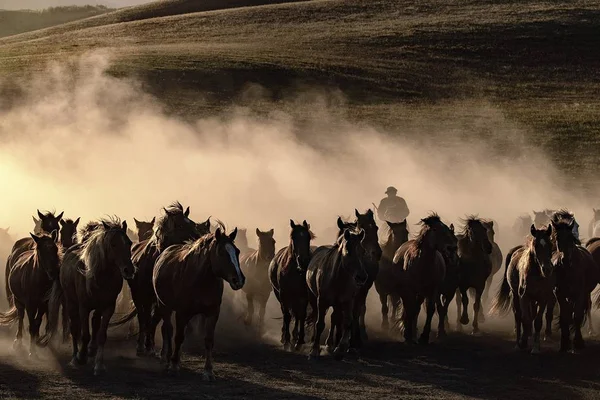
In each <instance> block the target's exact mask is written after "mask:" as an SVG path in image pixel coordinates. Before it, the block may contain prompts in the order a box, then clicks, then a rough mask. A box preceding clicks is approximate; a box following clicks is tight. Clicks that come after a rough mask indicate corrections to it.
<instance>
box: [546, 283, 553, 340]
mask: <svg viewBox="0 0 600 400" xmlns="http://www.w3.org/2000/svg"><path fill="white" fill-rule="evenodd" d="M555 306H556V297H554V294H552V295H551V297H550V298H549V300H548V304H547V305H546V331H545V333H544V340H550V339H552V320H553V319H554V307H555Z"/></svg>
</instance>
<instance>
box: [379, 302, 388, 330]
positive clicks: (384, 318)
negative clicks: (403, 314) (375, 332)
mask: <svg viewBox="0 0 600 400" xmlns="http://www.w3.org/2000/svg"><path fill="white" fill-rule="evenodd" d="M379 301H380V302H381V329H382V330H383V331H384V332H387V331H389V330H390V324H389V321H388V312H389V307H388V303H387V302H388V295H387V293H385V294H381V293H379Z"/></svg>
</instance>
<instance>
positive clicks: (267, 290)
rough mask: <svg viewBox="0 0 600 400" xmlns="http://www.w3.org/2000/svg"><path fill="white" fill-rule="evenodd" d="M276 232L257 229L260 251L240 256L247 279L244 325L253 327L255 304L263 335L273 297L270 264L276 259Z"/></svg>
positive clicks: (260, 330)
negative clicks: (268, 304)
mask: <svg viewBox="0 0 600 400" xmlns="http://www.w3.org/2000/svg"><path fill="white" fill-rule="evenodd" d="M273 235H274V230H273V229H271V230H270V231H267V232H261V231H260V230H259V229H258V228H256V236H258V250H254V251H251V252H249V253H246V254H242V255H241V256H240V266H241V268H242V272H243V273H244V276H245V277H246V284H245V285H244V288H243V291H244V293H245V294H246V301H247V310H246V318H245V319H244V323H245V324H246V325H252V319H253V317H254V303H255V302H256V303H257V305H258V329H259V332H261V333H262V330H263V323H264V318H265V309H266V307H267V301H268V300H269V296H270V295H271V290H272V288H271V282H270V281H269V273H268V269H269V264H271V260H273V257H275V239H273Z"/></svg>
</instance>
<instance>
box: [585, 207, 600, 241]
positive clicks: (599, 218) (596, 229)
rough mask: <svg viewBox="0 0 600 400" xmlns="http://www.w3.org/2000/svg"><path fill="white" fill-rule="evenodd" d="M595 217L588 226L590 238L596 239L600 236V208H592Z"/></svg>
mask: <svg viewBox="0 0 600 400" xmlns="http://www.w3.org/2000/svg"><path fill="white" fill-rule="evenodd" d="M592 211H593V213H594V215H593V216H592V220H591V221H590V223H589V225H588V237H589V238H594V237H598V236H600V224H599V223H598V222H600V208H592Z"/></svg>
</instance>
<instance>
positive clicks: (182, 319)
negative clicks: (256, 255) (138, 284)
mask: <svg viewBox="0 0 600 400" xmlns="http://www.w3.org/2000/svg"><path fill="white" fill-rule="evenodd" d="M236 234H237V229H235V230H234V231H233V232H232V233H231V234H230V235H229V236H227V235H226V234H225V233H224V231H222V230H221V227H219V228H217V230H216V231H215V233H214V234H208V235H204V236H202V237H201V238H199V239H197V240H196V241H194V242H188V243H186V244H178V245H173V246H170V247H169V248H167V249H166V250H164V251H163V252H162V253H161V255H160V256H159V257H158V259H157V260H156V265H155V266H154V272H153V276H152V285H153V287H154V291H155V294H156V297H157V299H158V310H157V311H158V315H159V316H160V317H161V318H162V321H163V325H162V335H163V351H162V353H161V356H162V357H163V360H164V361H166V362H167V369H172V370H173V371H174V372H177V371H178V370H179V368H180V358H181V355H180V353H181V345H182V343H183V340H184V338H185V328H186V326H187V324H188V322H189V321H190V319H191V318H192V317H193V316H194V315H197V314H202V315H203V316H204V318H205V330H204V331H205V336H204V344H205V347H206V354H205V358H206V359H205V363H204V373H203V378H204V379H205V380H208V381H213V380H214V379H215V375H214V373H213V365H212V363H213V354H212V352H213V345H214V335H215V327H216V325H217V320H218V319H219V312H220V309H221V301H222V298H223V280H226V281H227V282H228V283H229V285H230V286H231V288H232V289H233V290H239V289H241V288H242V287H243V286H244V282H245V277H244V274H243V273H242V270H241V269H240V264H239V250H238V249H237V248H236V247H235V245H234V240H235V237H236ZM173 312H175V321H176V327H175V351H173V349H172V336H173V326H172V324H171V316H172V314H173Z"/></svg>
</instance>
